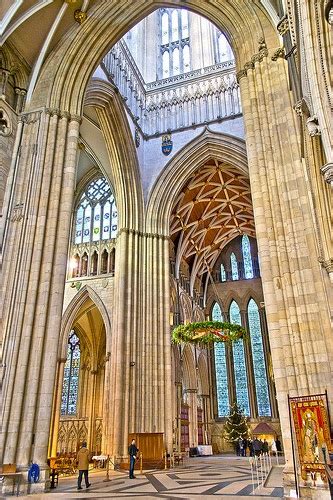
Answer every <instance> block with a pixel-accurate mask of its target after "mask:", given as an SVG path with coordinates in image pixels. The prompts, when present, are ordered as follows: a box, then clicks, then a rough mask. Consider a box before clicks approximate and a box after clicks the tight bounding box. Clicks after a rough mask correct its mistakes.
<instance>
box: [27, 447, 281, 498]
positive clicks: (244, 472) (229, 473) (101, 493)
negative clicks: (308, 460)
mask: <svg viewBox="0 0 333 500" xmlns="http://www.w3.org/2000/svg"><path fill="white" fill-rule="evenodd" d="M281 471H282V469H281ZM110 478H111V481H109V482H104V481H103V479H105V473H100V472H98V473H92V474H91V475H90V480H91V483H92V486H91V487H90V488H89V489H88V490H86V489H83V490H82V491H77V489H76V479H75V478H64V479H60V483H59V486H58V488H57V489H55V490H53V491H52V492H51V493H47V494H44V495H30V496H29V497H20V498H26V499H29V498H30V499H31V500H32V499H34V500H37V499H41V500H50V499H51V500H52V499H53V500H56V498H68V499H69V498H73V499H86V498H90V499H91V498H96V499H98V498H100V499H102V498H103V499H104V498H105V499H107V498H123V499H131V498H144V499H147V500H149V499H154V498H165V499H168V500H172V499H183V500H192V499H197V500H199V499H200V500H201V499H206V498H215V499H217V498H223V499H225V500H227V499H233V500H235V498H240V497H241V498H251V499H252V500H254V499H255V498H260V500H265V499H268V498H272V497H275V498H282V497H283V489H282V473H281V482H280V486H279V487H271V488H256V489H255V491H254V492H253V486H252V483H251V472H250V467H249V463H248V459H246V458H238V457H237V458H236V457H225V456H221V457H216V456H215V457H206V458H193V459H189V460H188V461H187V463H186V464H185V465H184V466H180V467H177V468H175V469H171V470H167V471H155V472H151V473H145V474H143V475H140V474H137V476H136V479H135V480H131V479H129V478H128V476H127V474H124V473H121V472H113V471H112V473H111V475H110ZM274 479H275V481H274V484H278V483H276V480H277V476H276V473H275V478H274Z"/></svg>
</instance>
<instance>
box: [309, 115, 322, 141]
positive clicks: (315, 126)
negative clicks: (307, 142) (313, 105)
mask: <svg viewBox="0 0 333 500" xmlns="http://www.w3.org/2000/svg"><path fill="white" fill-rule="evenodd" d="M306 128H307V129H308V132H309V135H310V137H314V136H315V135H320V134H321V131H320V127H319V123H318V117H317V116H316V115H312V116H309V118H308V119H307V120H306Z"/></svg>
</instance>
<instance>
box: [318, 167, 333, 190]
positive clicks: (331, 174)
mask: <svg viewBox="0 0 333 500" xmlns="http://www.w3.org/2000/svg"><path fill="white" fill-rule="evenodd" d="M320 171H321V173H322V175H323V177H324V179H325V182H327V184H330V185H331V186H332V187H333V163H326V165H323V166H322V167H321V169H320Z"/></svg>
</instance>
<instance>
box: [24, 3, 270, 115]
mask: <svg viewBox="0 0 333 500" xmlns="http://www.w3.org/2000/svg"><path fill="white" fill-rule="evenodd" d="M168 5H170V4H169V2H164V3H161V2H158V1H157V0H152V1H149V2H135V3H133V5H132V8H131V9H128V2H127V0H119V1H118V2H116V3H114V2H100V3H97V4H95V5H93V6H92V7H91V8H90V9H89V14H88V17H87V19H86V20H85V22H84V26H83V27H82V28H81V27H80V29H79V28H78V27H77V25H76V24H75V25H72V26H71V27H70V28H69V29H68V30H67V32H66V34H65V35H64V36H63V38H62V39H60V41H59V43H58V44H56V46H55V48H54V49H53V50H52V51H51V53H50V54H49V56H48V58H47V59H46V61H45V63H44V64H43V66H42V69H41V73H40V75H39V78H38V80H37V83H36V86H35V89H34V91H33V95H32V99H31V105H30V107H31V109H33V108H39V107H40V106H43V105H44V106H45V105H47V106H49V107H52V108H53V107H54V108H60V109H63V110H67V111H68V112H70V113H74V114H76V115H78V114H80V112H81V109H82V103H83V99H84V93H85V89H86V86H87V82H88V80H89V78H90V76H91V75H92V73H93V71H94V69H95V67H96V64H97V63H98V61H100V60H101V59H102V57H103V56H104V55H105V54H106V53H107V52H108V50H109V48H110V47H111V46H112V45H113V44H114V43H116V42H117V41H118V40H119V39H120V38H121V37H122V36H123V35H124V34H125V33H126V31H127V30H128V29H129V28H131V27H132V26H134V25H135V24H136V23H138V22H139V21H141V20H142V19H143V18H144V17H146V16H148V15H149V14H150V13H151V12H153V11H154V10H156V9H157V8H161V7H163V6H166V7H167V6H168ZM173 5H174V4H171V6H173ZM183 6H184V7H185V8H187V9H188V8H189V4H188V2H185V1H184V0H183V1H180V2H179V3H178V4H177V7H178V8H179V7H183ZM191 10H193V11H194V12H196V13H197V14H199V15H202V16H204V17H207V18H208V19H209V20H210V21H211V22H213V23H215V24H216V26H217V27H218V28H219V29H221V30H223V32H224V33H225V34H226V36H227V38H228V41H229V43H231V45H232V47H233V50H234V52H235V55H236V58H237V59H238V63H239V65H240V67H241V66H243V65H244V64H245V62H247V61H249V60H250V59H251V57H252V55H253V54H255V53H256V51H257V40H258V37H260V36H263V37H264V38H265V39H266V40H267V43H268V48H270V49H273V48H275V47H276V46H278V43H279V42H278V35H277V32H276V29H275V24H274V23H273V22H272V20H271V18H270V16H269V15H268V14H267V12H266V10H265V9H264V8H258V7H257V6H256V5H255V4H252V3H244V2H243V1H242V0H234V2H232V3H230V4H229V3H225V2H224V3H223V5H222V2H220V1H217V2H215V3H206V2H205V3H203V2H202V1H201V0H193V1H192V2H191ZM110 26H113V27H115V29H112V30H110ZM96 33H98V37H96ZM50 82H52V84H51V85H50ZM45 89H47V93H46V97H45Z"/></svg>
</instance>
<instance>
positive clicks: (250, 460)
mask: <svg viewBox="0 0 333 500" xmlns="http://www.w3.org/2000/svg"><path fill="white" fill-rule="evenodd" d="M249 462H250V466H251V479H252V490H253V494H254V490H255V488H254V474H253V458H252V457H250V458H249Z"/></svg>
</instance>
